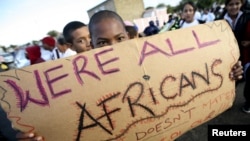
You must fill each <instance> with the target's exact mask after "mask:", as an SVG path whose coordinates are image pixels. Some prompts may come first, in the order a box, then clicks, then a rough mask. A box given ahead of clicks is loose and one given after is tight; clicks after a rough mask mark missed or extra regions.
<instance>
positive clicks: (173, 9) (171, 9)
mask: <svg viewBox="0 0 250 141" xmlns="http://www.w3.org/2000/svg"><path fill="white" fill-rule="evenodd" d="M174 12H175V7H172V6H171V5H167V13H174Z"/></svg>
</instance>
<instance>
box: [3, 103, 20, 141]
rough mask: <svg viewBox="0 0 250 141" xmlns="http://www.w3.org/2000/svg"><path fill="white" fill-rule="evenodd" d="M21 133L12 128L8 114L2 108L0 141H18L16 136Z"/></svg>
mask: <svg viewBox="0 0 250 141" xmlns="http://www.w3.org/2000/svg"><path fill="white" fill-rule="evenodd" d="M18 132H19V131H18V130H16V129H14V128H12V124H11V122H10V120H9V119H8V118H7V114H6V112H5V111H4V110H3V109H2V107H1V106H0V141H17V139H16V134H17V133H18Z"/></svg>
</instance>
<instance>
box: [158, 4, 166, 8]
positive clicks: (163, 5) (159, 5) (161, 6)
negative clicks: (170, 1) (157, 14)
mask: <svg viewBox="0 0 250 141" xmlns="http://www.w3.org/2000/svg"><path fill="white" fill-rule="evenodd" d="M165 7H166V5H165V4H164V3H160V4H158V5H157V6H156V8H165Z"/></svg>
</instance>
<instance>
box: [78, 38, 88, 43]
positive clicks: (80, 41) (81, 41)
mask: <svg viewBox="0 0 250 141" xmlns="http://www.w3.org/2000/svg"><path fill="white" fill-rule="evenodd" d="M77 42H78V43H81V44H85V43H86V40H84V39H80V40H78V41H77Z"/></svg>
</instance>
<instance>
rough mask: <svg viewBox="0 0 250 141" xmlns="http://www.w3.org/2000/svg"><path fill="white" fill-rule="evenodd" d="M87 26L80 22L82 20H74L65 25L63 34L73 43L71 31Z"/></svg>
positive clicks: (67, 40)
mask: <svg viewBox="0 0 250 141" xmlns="http://www.w3.org/2000/svg"><path fill="white" fill-rule="evenodd" d="M84 26H87V25H86V24H84V23H82V22H80V21H72V22H69V23H68V24H66V25H65V27H64V28H63V36H64V38H65V40H66V42H68V43H73V37H72V35H71V33H72V32H73V31H75V30H76V29H78V28H81V27H84Z"/></svg>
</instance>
